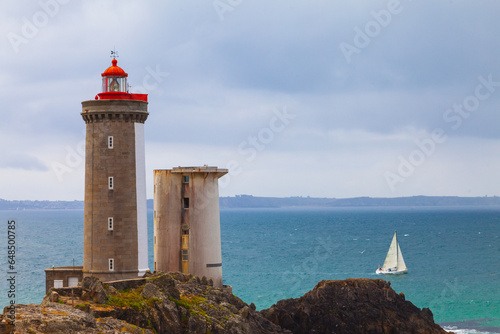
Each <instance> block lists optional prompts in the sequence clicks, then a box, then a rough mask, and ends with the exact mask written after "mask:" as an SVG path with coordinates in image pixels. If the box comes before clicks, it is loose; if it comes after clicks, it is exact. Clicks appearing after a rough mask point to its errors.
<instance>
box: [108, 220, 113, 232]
mask: <svg viewBox="0 0 500 334" xmlns="http://www.w3.org/2000/svg"><path fill="white" fill-rule="evenodd" d="M108 231H113V217H108Z"/></svg>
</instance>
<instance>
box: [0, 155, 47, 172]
mask: <svg viewBox="0 0 500 334" xmlns="http://www.w3.org/2000/svg"><path fill="white" fill-rule="evenodd" d="M0 168H2V169H6V168H11V169H21V170H26V171H38V172H40V171H41V172H45V171H48V170H49V169H48V167H47V166H46V165H45V164H44V163H43V162H42V161H40V159H38V158H37V157H34V156H31V155H28V154H12V153H11V154H8V155H2V159H1V161H0Z"/></svg>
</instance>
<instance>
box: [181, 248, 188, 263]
mask: <svg viewBox="0 0 500 334" xmlns="http://www.w3.org/2000/svg"><path fill="white" fill-rule="evenodd" d="M188 259H189V257H188V250H187V249H183V250H182V261H187V260H188Z"/></svg>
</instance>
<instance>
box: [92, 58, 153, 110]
mask: <svg viewBox="0 0 500 334" xmlns="http://www.w3.org/2000/svg"><path fill="white" fill-rule="evenodd" d="M111 64H112V65H111V66H110V67H108V68H107V69H106V70H105V71H104V72H103V73H102V74H101V76H102V93H99V94H97V95H96V97H95V99H96V100H139V101H146V102H147V101H148V94H131V93H129V92H128V87H127V77H128V74H127V73H125V71H124V70H123V69H122V68H121V67H119V66H118V65H117V64H118V61H117V60H116V58H115V59H113V60H112V61H111Z"/></svg>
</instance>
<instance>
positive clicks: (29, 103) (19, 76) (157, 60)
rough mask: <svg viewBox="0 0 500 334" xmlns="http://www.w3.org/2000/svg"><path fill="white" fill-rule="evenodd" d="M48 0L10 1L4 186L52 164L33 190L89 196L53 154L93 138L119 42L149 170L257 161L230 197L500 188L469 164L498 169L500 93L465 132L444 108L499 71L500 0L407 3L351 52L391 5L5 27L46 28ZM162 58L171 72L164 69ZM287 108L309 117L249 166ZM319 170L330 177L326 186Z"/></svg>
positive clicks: (277, 6)
mask: <svg viewBox="0 0 500 334" xmlns="http://www.w3.org/2000/svg"><path fill="white" fill-rule="evenodd" d="M56 2H57V3H59V1H58V0H54V2H51V3H56ZM41 3H44V4H45V3H48V2H34V3H31V4H29V5H26V4H24V5H22V4H16V3H14V2H4V3H2V4H0V34H1V35H2V36H4V38H2V39H0V48H1V49H2V50H3V52H2V54H0V84H1V85H2V90H1V91H0V99H2V103H3V107H2V110H0V116H1V117H2V123H0V132H1V133H2V142H3V144H2V146H1V148H0V151H1V152H2V154H3V157H5V159H4V160H2V163H1V164H2V165H0V167H1V168H3V169H4V171H9V173H10V174H9V175H10V176H9V177H7V176H5V175H4V177H3V178H2V180H0V183H1V184H2V186H3V187H12V184H20V183H22V182H23V181H22V180H30V182H41V181H37V180H38V179H40V174H43V178H44V182H42V183H43V185H42V183H40V184H38V185H36V186H35V185H33V188H32V187H31V185H30V186H29V188H30V189H34V190H33V191H31V192H30V194H29V196H34V197H33V198H37V197H38V199H45V198H48V197H52V198H57V197H58V196H60V198H59V199H65V198H64V197H65V196H68V197H69V198H71V199H75V198H78V197H79V198H80V199H81V198H83V182H84V181H83V176H82V169H81V168H83V167H82V166H79V167H78V168H74V170H73V171H72V172H71V173H68V174H66V175H65V176H64V181H63V182H62V183H60V182H58V180H57V178H56V177H55V175H54V173H53V171H51V170H50V168H49V167H47V166H50V164H51V162H53V161H61V162H64V161H65V159H66V154H67V149H68V148H67V145H69V146H70V147H73V148H75V147H77V145H78V144H77V143H78V142H80V141H81V139H82V136H83V134H82V131H83V130H84V129H85V124H84V122H83V120H82V119H81V116H80V112H81V104H80V102H81V101H84V100H89V99H93V98H94V96H95V95H96V94H97V93H98V92H99V91H100V89H101V77H100V74H101V73H102V72H103V71H104V69H105V68H106V67H108V66H109V65H110V61H111V58H110V57H109V51H110V50H111V49H113V48H115V47H116V49H117V50H118V51H119V55H120V57H119V58H118V61H119V65H120V66H122V67H123V68H124V69H125V70H126V71H127V72H128V74H129V83H130V84H131V85H132V87H133V88H134V89H144V88H145V87H147V89H146V90H147V93H148V94H149V112H150V116H149V118H148V121H147V122H146V128H145V129H146V140H147V145H148V147H150V148H151V147H152V148H153V149H151V153H149V151H148V152H147V156H146V159H147V165H148V166H151V167H150V168H153V166H154V168H170V167H172V166H177V165H182V164H196V163H200V164H203V163H208V164H217V165H220V166H221V167H223V166H224V165H225V164H227V163H228V162H230V161H233V160H234V161H238V162H239V163H241V166H242V168H243V170H244V172H242V173H240V174H239V175H238V176H236V175H233V176H231V177H232V180H233V181H232V182H231V183H230V186H228V188H225V190H223V191H224V193H225V194H241V193H249V194H255V195H283V196H286V195H311V196H315V195H321V196H335V197H345V196H364V195H377V196H395V195H401V194H408V195H414V194H428V195H430V194H443V195H454V194H462V195H463V194H477V195H484V194H489V195H494V194H497V193H495V191H496V190H494V188H493V187H492V186H490V185H491V184H493V185H494V184H495V182H493V181H492V180H496V179H497V177H496V174H495V173H494V172H493V169H491V168H484V170H482V171H481V177H478V176H477V175H474V174H473V173H469V174H470V175H467V173H464V170H465V167H462V166H467V168H472V166H473V165H474V163H475V164H477V165H479V166H485V165H486V164H487V165H488V166H497V165H498V161H500V158H497V157H500V155H495V154H491V150H494V149H495V145H496V143H497V141H498V139H499V132H498V129H497V128H498V127H497V126H496V124H499V121H500V119H499V118H500V114H499V113H498V112H497V110H498V108H499V107H500V90H499V91H495V92H493V93H492V94H491V96H489V97H488V98H487V99H485V100H481V103H480V106H479V107H478V108H476V109H475V110H474V111H473V112H471V113H470V116H468V117H463V118H462V123H461V125H460V126H459V127H458V128H456V129H455V128H453V127H452V126H453V124H454V123H452V122H447V121H446V120H445V119H444V115H445V113H446V111H447V110H448V109H450V108H453V106H454V104H460V103H463V102H464V101H465V99H466V98H467V97H468V96H471V95H474V93H475V89H476V87H477V85H478V82H479V81H478V78H479V77H480V76H483V77H485V78H486V77H487V76H488V75H490V74H491V75H492V77H493V78H494V80H496V81H499V82H500V71H498V69H499V68H500V48H499V47H498V43H497V36H498V35H499V33H500V31H499V30H500V27H499V26H498V23H497V21H498V20H497V17H496V13H498V10H499V9H500V3H496V2H492V1H481V2H477V3H468V2H456V1H454V2H451V1H449V2H435V1H430V0H427V1H407V0H401V1H400V2H399V4H400V5H399V6H400V9H401V10H400V11H399V12H398V13H397V14H394V13H393V14H392V15H391V17H390V20H389V22H388V23H387V24H384V25H382V24H380V23H379V31H378V32H377V33H376V34H373V33H372V36H369V37H370V38H369V43H368V44H367V45H366V46H363V47H359V52H358V53H355V54H353V55H352V59H351V61H350V62H348V61H347V60H346V57H345V55H344V54H343V53H342V51H341V48H340V45H341V43H349V44H352V45H354V44H355V38H356V34H357V31H359V30H361V31H365V30H366V27H367V24H372V25H373V24H374V23H372V22H375V24H377V22H378V21H377V19H376V17H377V15H378V16H379V19H380V15H381V13H383V11H384V10H388V6H389V3H390V2H389V1H385V0H377V1H368V0H366V1H365V0H361V1H356V2H327V1H316V2H314V3H310V2H308V3H305V2H299V1H293V2H290V1H285V0H279V1H273V2H269V1H264V0H255V1H241V2H240V3H239V4H238V5H236V2H234V3H233V4H232V10H230V11H227V12H224V14H223V17H222V18H223V19H222V20H221V15H220V12H218V11H217V10H216V8H214V6H213V2H211V1H208V2H204V3H194V2H181V1H176V2H161V1H149V2H144V3H137V2H133V1H128V0H124V1H111V0H108V1H97V0H91V1H85V2H83V3H82V2H77V1H68V2H66V3H65V4H62V3H63V1H61V3H60V4H59V7H58V9H57V11H56V12H55V13H54V15H49V14H47V17H49V19H48V20H47V22H46V23H44V24H38V26H37V27H36V28H37V30H36V33H33V36H24V38H25V39H26V43H24V42H23V43H22V44H20V45H19V50H18V52H17V53H16V52H15V50H14V48H13V46H12V43H11V42H10V41H9V39H8V38H7V36H8V35H9V34H10V33H16V34H18V35H20V36H23V29H24V30H26V24H27V23H26V22H29V23H31V24H36V22H35V21H34V20H33V18H34V16H35V15H41V14H37V13H43V12H44V8H43V6H42V5H41ZM53 10H54V11H55V9H53ZM40 17H41V16H40ZM358 29H359V30H358ZM365 33H366V32H365ZM156 69H159V70H160V71H161V72H163V73H167V72H168V76H162V77H161V78H160V79H161V80H157V81H151V70H156ZM145 83H146V84H145ZM147 83H149V84H151V83H153V84H154V85H147ZM283 107H286V108H287V110H288V111H289V112H291V113H293V114H294V115H295V116H296V118H295V119H294V120H293V121H292V122H290V124H289V125H287V127H286V129H284V130H283V131H281V132H279V133H275V134H273V140H272V141H270V142H269V143H267V144H266V145H265V149H264V150H262V151H258V156H257V157H256V158H255V160H253V161H251V162H250V163H249V162H248V161H247V158H248V157H249V155H248V154H247V155H242V154H240V153H241V152H239V150H238V148H239V147H240V151H241V145H242V143H245V142H247V143H248V142H249V138H250V137H252V136H253V137H258V136H259V133H261V134H264V132H265V130H263V129H266V128H269V126H270V125H269V124H270V123H269V122H270V120H271V119H272V117H273V115H274V113H273V110H275V109H276V108H283ZM436 128H441V129H443V130H444V131H445V133H446V135H447V136H448V138H449V139H448V141H447V142H446V143H445V144H444V145H442V146H440V149H439V150H436V153H435V154H434V155H433V156H432V157H429V158H428V159H427V160H426V162H425V164H423V165H422V166H419V167H418V168H417V170H416V171H415V173H414V174H413V176H412V177H411V178H408V179H407V180H406V181H405V182H404V183H402V184H400V187H399V188H398V190H397V192H396V193H393V192H391V191H390V190H389V189H388V187H387V185H386V184H385V180H384V178H383V173H384V171H386V170H393V169H394V168H397V164H398V157H399V156H404V157H405V156H406V157H407V156H408V155H409V154H410V153H411V152H412V151H413V150H414V149H415V143H414V142H415V140H416V139H419V140H422V139H423V138H428V136H430V134H431V133H432V131H433V130H434V129H436ZM262 131H264V132H262ZM488 150H490V151H488ZM472 157H473V159H472ZM148 168H149V167H148ZM311 171H312V172H314V173H326V172H325V171H328V175H326V174H325V176H324V177H323V182H321V183H314V182H310V177H309V176H308V174H309V173H311ZM444 171H446V173H445V172H444ZM23 173H25V175H24V174H23ZM150 173H151V171H150ZM23 175H24V176H23ZM445 176H446V177H445ZM79 178H81V179H79ZM452 179H455V180H458V181H455V183H453V182H452V181H451V180H452ZM48 180H51V182H56V183H55V184H56V185H55V189H54V190H52V193H51V194H48V193H47V191H46V189H47V184H48V182H49V181H48ZM290 180H294V181H293V182H290ZM440 180H442V181H440ZM484 180H490V182H485V181H484ZM9 182H10V183H9ZM148 182H149V181H148ZM438 184H439V187H434V185H438ZM474 184H475V186H473V185H474ZM462 186H463V187H462ZM70 187H71V189H70ZM26 188H28V186H27V187H26ZM466 188H467V189H470V192H468V190H467V191H466V190H464V189H466ZM40 189H43V191H41V190H40ZM148 190H149V189H148ZM26 196H28V195H26ZM149 196H152V192H151V191H150V193H149ZM3 197H5V198H8V196H3Z"/></svg>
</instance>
